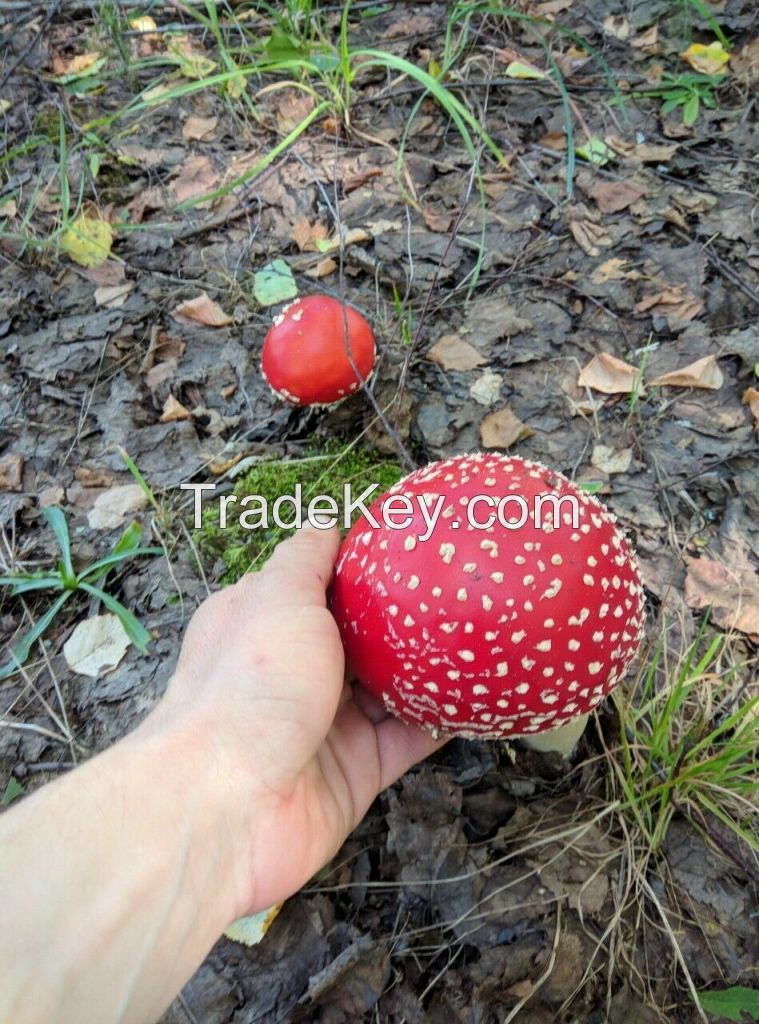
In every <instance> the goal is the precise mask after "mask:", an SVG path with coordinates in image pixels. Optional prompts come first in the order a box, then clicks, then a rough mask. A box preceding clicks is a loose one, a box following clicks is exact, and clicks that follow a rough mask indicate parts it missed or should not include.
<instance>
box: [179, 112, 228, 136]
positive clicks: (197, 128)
mask: <svg viewBox="0 0 759 1024" xmlns="http://www.w3.org/2000/svg"><path fill="white" fill-rule="evenodd" d="M218 123H219V119H218V117H195V116H194V115H193V116H191V117H188V118H187V120H186V121H185V123H184V124H183V125H182V138H183V139H192V140H197V139H205V138H207V137H208V136H209V135H210V134H211V132H213V130H214V128H215V127H216V125H217V124H218Z"/></svg>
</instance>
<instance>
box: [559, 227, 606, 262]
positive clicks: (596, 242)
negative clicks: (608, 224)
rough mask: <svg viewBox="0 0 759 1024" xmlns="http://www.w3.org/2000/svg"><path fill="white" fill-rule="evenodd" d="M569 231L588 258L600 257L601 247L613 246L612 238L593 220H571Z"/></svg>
mask: <svg viewBox="0 0 759 1024" xmlns="http://www.w3.org/2000/svg"><path fill="white" fill-rule="evenodd" d="M569 230H570V231H571V233H572V237H573V238H574V240H575V242H577V244H578V245H579V246H580V248H581V249H582V251H583V252H584V253H587V255H588V256H598V255H600V252H601V250H600V248H599V246H602V247H604V248H605V247H606V246H608V245H611V238H610V237H609V235H608V234H607V233H606V231H605V230H604V229H603V227H602V226H601V225H600V224H594V223H593V221H591V220H571V221H570V222H569Z"/></svg>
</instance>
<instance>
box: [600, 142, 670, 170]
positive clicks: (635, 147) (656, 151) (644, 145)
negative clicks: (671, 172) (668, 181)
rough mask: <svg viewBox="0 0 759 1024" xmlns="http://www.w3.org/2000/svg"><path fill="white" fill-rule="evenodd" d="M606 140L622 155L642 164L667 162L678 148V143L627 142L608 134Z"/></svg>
mask: <svg viewBox="0 0 759 1024" xmlns="http://www.w3.org/2000/svg"><path fill="white" fill-rule="evenodd" d="M606 141H607V142H608V144H609V145H610V146H611V148H612V149H613V150H614V152H615V153H618V154H619V155H620V156H621V157H624V158H625V159H627V160H632V161H634V162H635V163H642V164H665V163H667V161H668V160H671V159H672V157H673V156H674V155H675V153H676V152H677V149H678V143H677V142H672V143H669V144H661V143H654V142H636V143H630V142H625V141H624V139H620V138H618V137H617V136H616V135H607V136H606Z"/></svg>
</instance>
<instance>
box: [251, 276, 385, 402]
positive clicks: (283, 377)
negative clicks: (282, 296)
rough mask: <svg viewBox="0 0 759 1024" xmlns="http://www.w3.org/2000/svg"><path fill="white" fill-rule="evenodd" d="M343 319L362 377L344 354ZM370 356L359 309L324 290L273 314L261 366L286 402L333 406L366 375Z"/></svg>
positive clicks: (367, 332) (371, 338)
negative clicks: (325, 292)
mask: <svg viewBox="0 0 759 1024" xmlns="http://www.w3.org/2000/svg"><path fill="white" fill-rule="evenodd" d="M346 324H347V329H348V339H349V341H350V351H351V355H352V357H353V362H354V364H355V368H356V369H358V372H359V374H360V376H358V375H357V374H356V370H355V369H354V367H353V366H351V361H350V359H349V358H348V352H347V346H346V339H345V328H346ZM374 356H375V343H374V334H373V333H372V329H371V327H370V326H369V324H368V323H367V321H366V320H365V319H364V318H363V317H362V316H361V314H360V313H357V312H356V310H355V309H353V308H352V307H351V306H347V305H344V304H343V303H342V302H339V301H338V300H337V299H333V298H330V296H328V295H309V296H308V297H307V298H305V299H295V300H294V301H293V302H291V303H289V305H287V306H285V308H284V309H283V310H282V312H281V313H279V314H278V315H277V316H275V317H274V322H273V324H272V326H271V328H270V329H269V331H268V333H267V335H266V337H265V338H264V345H263V352H262V354H261V369H262V371H263V375H264V377H265V378H266V380H267V382H268V384H269V386H270V387H271V388H272V390H273V391H274V392H275V393H276V394H277V395H278V396H279V397H280V398H283V399H284V400H285V401H286V402H290V403H291V404H292V405H331V404H332V403H333V402H339V401H341V400H342V399H343V398H347V396H348V395H351V394H353V392H354V391H357V390H358V389H359V388H360V387H361V384H362V382H364V381H366V380H368V379H369V377H370V376H371V373H372V369H373V368H374Z"/></svg>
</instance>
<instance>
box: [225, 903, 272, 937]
mask: <svg viewBox="0 0 759 1024" xmlns="http://www.w3.org/2000/svg"><path fill="white" fill-rule="evenodd" d="M281 908H282V904H281V903H278V904H277V905H276V906H274V907H269V908H268V909H267V910H259V912H258V913H257V914H249V915H248V916H247V917H238V919H237V920H236V921H233V922H232V924H231V925H230V926H229V927H228V928H227V929H226V930H225V932H224V935H225V936H226V937H227V938H228V939H231V940H232V941H233V942H242V943H243V944H244V945H246V946H257V945H258V943H259V942H260V941H261V939H262V938H263V937H264V935H266V933H267V932H268V930H269V928H270V927H271V923H272V921H273V920H274V918H275V917H276V916H277V914H278V913H279V911H280V910H281Z"/></svg>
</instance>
